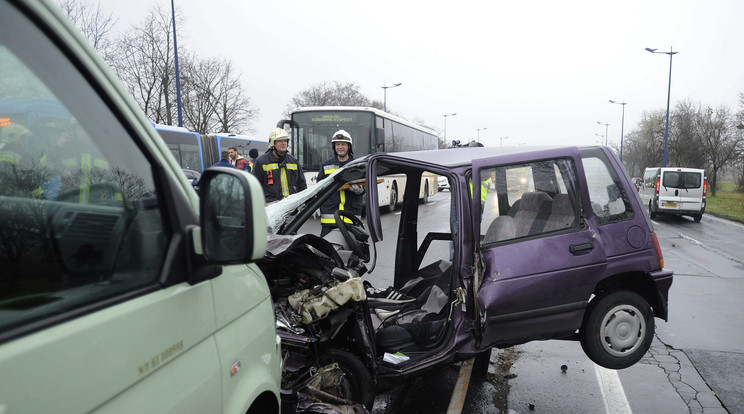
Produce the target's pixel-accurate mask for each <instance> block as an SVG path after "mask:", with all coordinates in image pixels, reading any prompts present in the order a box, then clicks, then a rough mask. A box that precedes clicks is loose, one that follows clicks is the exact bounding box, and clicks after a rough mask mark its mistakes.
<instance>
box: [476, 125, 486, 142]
mask: <svg viewBox="0 0 744 414" xmlns="http://www.w3.org/2000/svg"><path fill="white" fill-rule="evenodd" d="M487 129H488V127H486V128H476V129H475V130H476V131H478V135H477V140H478V142H480V132H481V131H485V130H487Z"/></svg>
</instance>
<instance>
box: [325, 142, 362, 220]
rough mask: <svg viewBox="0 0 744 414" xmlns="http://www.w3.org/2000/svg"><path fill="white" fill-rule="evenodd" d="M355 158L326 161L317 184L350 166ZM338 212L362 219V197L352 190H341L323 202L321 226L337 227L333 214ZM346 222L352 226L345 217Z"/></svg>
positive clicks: (333, 158)
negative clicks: (340, 169) (345, 212)
mask: <svg viewBox="0 0 744 414" xmlns="http://www.w3.org/2000/svg"><path fill="white" fill-rule="evenodd" d="M353 159H354V157H352V156H349V159H348V160H346V161H344V162H341V161H339V160H338V158H336V156H335V155H334V156H333V157H331V158H329V159H327V160H325V162H323V165H321V166H320V171H318V178H317V180H316V181H317V182H320V180H322V179H324V178H326V177H328V176H329V175H331V174H332V173H333V172H334V171H336V170H338V169H339V168H341V167H343V166H344V165H346V164H348V163H349V162H350V161H351V160H353ZM336 210H343V211H348V212H349V213H351V214H353V215H355V216H357V217H360V216H361V215H362V195H361V194H354V193H353V192H352V191H351V190H348V189H347V190H339V191H336V192H335V193H334V194H333V195H332V196H331V197H330V198H328V199H327V200H326V201H324V202H323V205H321V206H320V224H321V225H322V226H327V227H336V219H335V217H334V215H333V213H335V212H336ZM343 219H344V222H346V223H349V224H351V223H352V222H351V220H349V219H348V218H346V217H344V218H343Z"/></svg>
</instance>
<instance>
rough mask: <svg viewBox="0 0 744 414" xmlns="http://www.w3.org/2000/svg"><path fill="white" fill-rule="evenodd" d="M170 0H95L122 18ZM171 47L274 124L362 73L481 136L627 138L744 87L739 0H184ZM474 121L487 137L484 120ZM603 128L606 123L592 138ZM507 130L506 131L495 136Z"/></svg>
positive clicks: (421, 109)
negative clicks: (220, 64)
mask: <svg viewBox="0 0 744 414" xmlns="http://www.w3.org/2000/svg"><path fill="white" fill-rule="evenodd" d="M155 4H161V5H162V6H163V7H165V8H166V9H167V10H170V0H127V1H121V0H101V5H102V7H103V8H104V10H105V11H107V12H111V13H113V14H114V15H115V16H117V17H118V18H119V21H118V24H117V27H118V28H119V29H120V30H121V29H124V28H126V27H127V26H128V25H131V24H133V23H137V22H140V21H142V19H144V17H145V16H146V14H147V11H148V9H149V8H150V7H151V6H153V5H155ZM175 5H176V9H177V11H179V12H180V13H181V14H182V17H183V18H184V22H183V23H182V24H181V25H180V26H178V27H177V30H178V34H179V37H178V44H179V47H180V48H185V49H188V50H190V51H193V52H196V53H198V54H200V55H202V56H204V57H229V58H230V59H231V60H232V62H233V63H234V65H235V68H236V69H237V70H238V71H239V72H240V73H241V76H242V81H243V85H244V87H245V89H246V91H247V92H248V95H249V96H250V98H251V101H252V103H253V105H254V106H255V107H257V108H258V109H259V110H260V116H259V118H258V119H257V121H256V123H255V124H254V126H255V128H256V135H268V133H269V131H270V130H271V129H272V128H273V127H274V126H275V124H276V122H277V121H278V120H279V119H280V118H281V116H282V113H283V112H284V110H285V108H286V106H287V104H288V102H289V100H290V99H291V98H292V97H293V96H294V95H295V94H296V93H297V92H299V91H301V90H303V89H306V88H308V87H309V86H311V85H313V84H317V83H320V82H323V81H329V82H330V81H338V82H343V83H345V82H353V83H355V84H357V85H359V86H360V90H361V92H362V93H363V94H365V95H366V96H367V97H369V98H371V99H376V100H380V101H382V100H383V89H382V88H381V87H382V86H383V85H384V84H388V85H390V84H394V83H398V82H400V83H402V85H401V86H400V87H397V88H394V89H388V90H387V107H388V110H390V111H394V112H396V113H399V114H401V115H403V116H405V117H406V118H408V119H412V120H423V121H424V122H425V123H426V124H427V125H429V126H431V127H434V128H436V129H438V130H439V131H443V130H444V117H443V114H450V113H457V115H455V116H452V117H447V129H446V134H447V140H448V141H451V140H452V139H460V140H462V141H467V140H471V139H475V138H476V136H479V137H480V141H481V142H483V143H484V144H485V145H489V146H490V145H495V146H498V145H499V144H501V143H503V145H504V146H511V145H521V144H527V145H539V144H557V143H559V144H574V145H583V144H593V143H597V142H598V141H601V140H603V137H604V135H605V126H604V125H599V124H597V122H601V123H603V124H604V123H609V124H610V125H609V127H607V129H608V131H609V134H608V138H609V139H608V140H609V143H610V144H613V143H615V144H616V145H618V144H619V141H620V132H621V115H622V106H621V105H613V104H611V103H610V102H609V100H610V99H612V100H616V101H619V102H622V101H625V102H627V105H626V106H625V131H626V132H627V131H629V130H632V129H634V128H635V126H636V125H637V123H638V121H639V120H640V119H641V117H642V114H643V112H644V111H653V110H665V109H666V100H667V86H668V81H669V56H668V55H665V54H651V53H649V52H647V51H645V50H644V48H646V47H651V48H657V49H658V50H659V51H667V52H668V51H669V50H670V48H673V50H674V51H678V52H679V53H678V54H676V55H674V58H673V66H672V86H671V101H672V107H674V105H675V103H676V102H678V101H680V100H691V101H693V102H696V103H701V104H702V105H704V106H713V107H717V106H721V105H723V106H726V107H728V108H730V109H731V110H732V111H734V112H735V111H737V110H738V109H739V107H738V94H739V93H740V92H744V45H743V42H744V1H741V0H700V1H694V0H674V1H671V0H669V1H657V0H622V1H607V0H592V1H555V0H537V1H508V2H507V1H466V0H461V1H457V2H455V1H446V2H445V1H432V0H429V1H412V0H398V1H388V0H377V1H373V2H362V1H353V0H338V1H325V0H316V1H307V0H305V1H277V0H270V1H268V0H263V1H256V0H240V1H239V0H209V1H207V0H175ZM478 129H481V131H480V132H479V133H478V132H477V130H478ZM597 135H600V136H599V137H598V136H597ZM502 138H503V139H502Z"/></svg>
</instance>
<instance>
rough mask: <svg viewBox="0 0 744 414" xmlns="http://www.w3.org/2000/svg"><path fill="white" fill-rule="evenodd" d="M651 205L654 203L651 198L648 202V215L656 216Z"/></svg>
mask: <svg viewBox="0 0 744 414" xmlns="http://www.w3.org/2000/svg"><path fill="white" fill-rule="evenodd" d="M653 205H654V202H653V200H652V201H649V202H648V217H649V218H651V219H655V218H656V212H655V211H654V207H653Z"/></svg>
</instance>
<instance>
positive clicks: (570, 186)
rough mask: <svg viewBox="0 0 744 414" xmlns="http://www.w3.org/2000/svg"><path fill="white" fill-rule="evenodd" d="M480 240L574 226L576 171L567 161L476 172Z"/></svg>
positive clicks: (506, 238)
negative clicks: (477, 175) (480, 206)
mask: <svg viewBox="0 0 744 414" xmlns="http://www.w3.org/2000/svg"><path fill="white" fill-rule="evenodd" d="M480 185H481V194H484V193H485V194H486V196H485V197H483V196H482V197H481V203H482V205H483V208H482V210H483V215H482V217H481V235H482V244H488V243H495V242H501V241H507V240H513V239H519V238H524V237H531V236H539V235H542V234H547V233H553V232H557V231H565V230H570V229H577V228H578V223H579V220H578V209H577V206H578V199H577V191H576V169H575V168H574V164H573V162H572V161H571V160H569V159H556V160H548V161H539V162H533V163H526V164H516V165H509V166H502V167H495V168H490V169H484V170H481V171H480Z"/></svg>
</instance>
